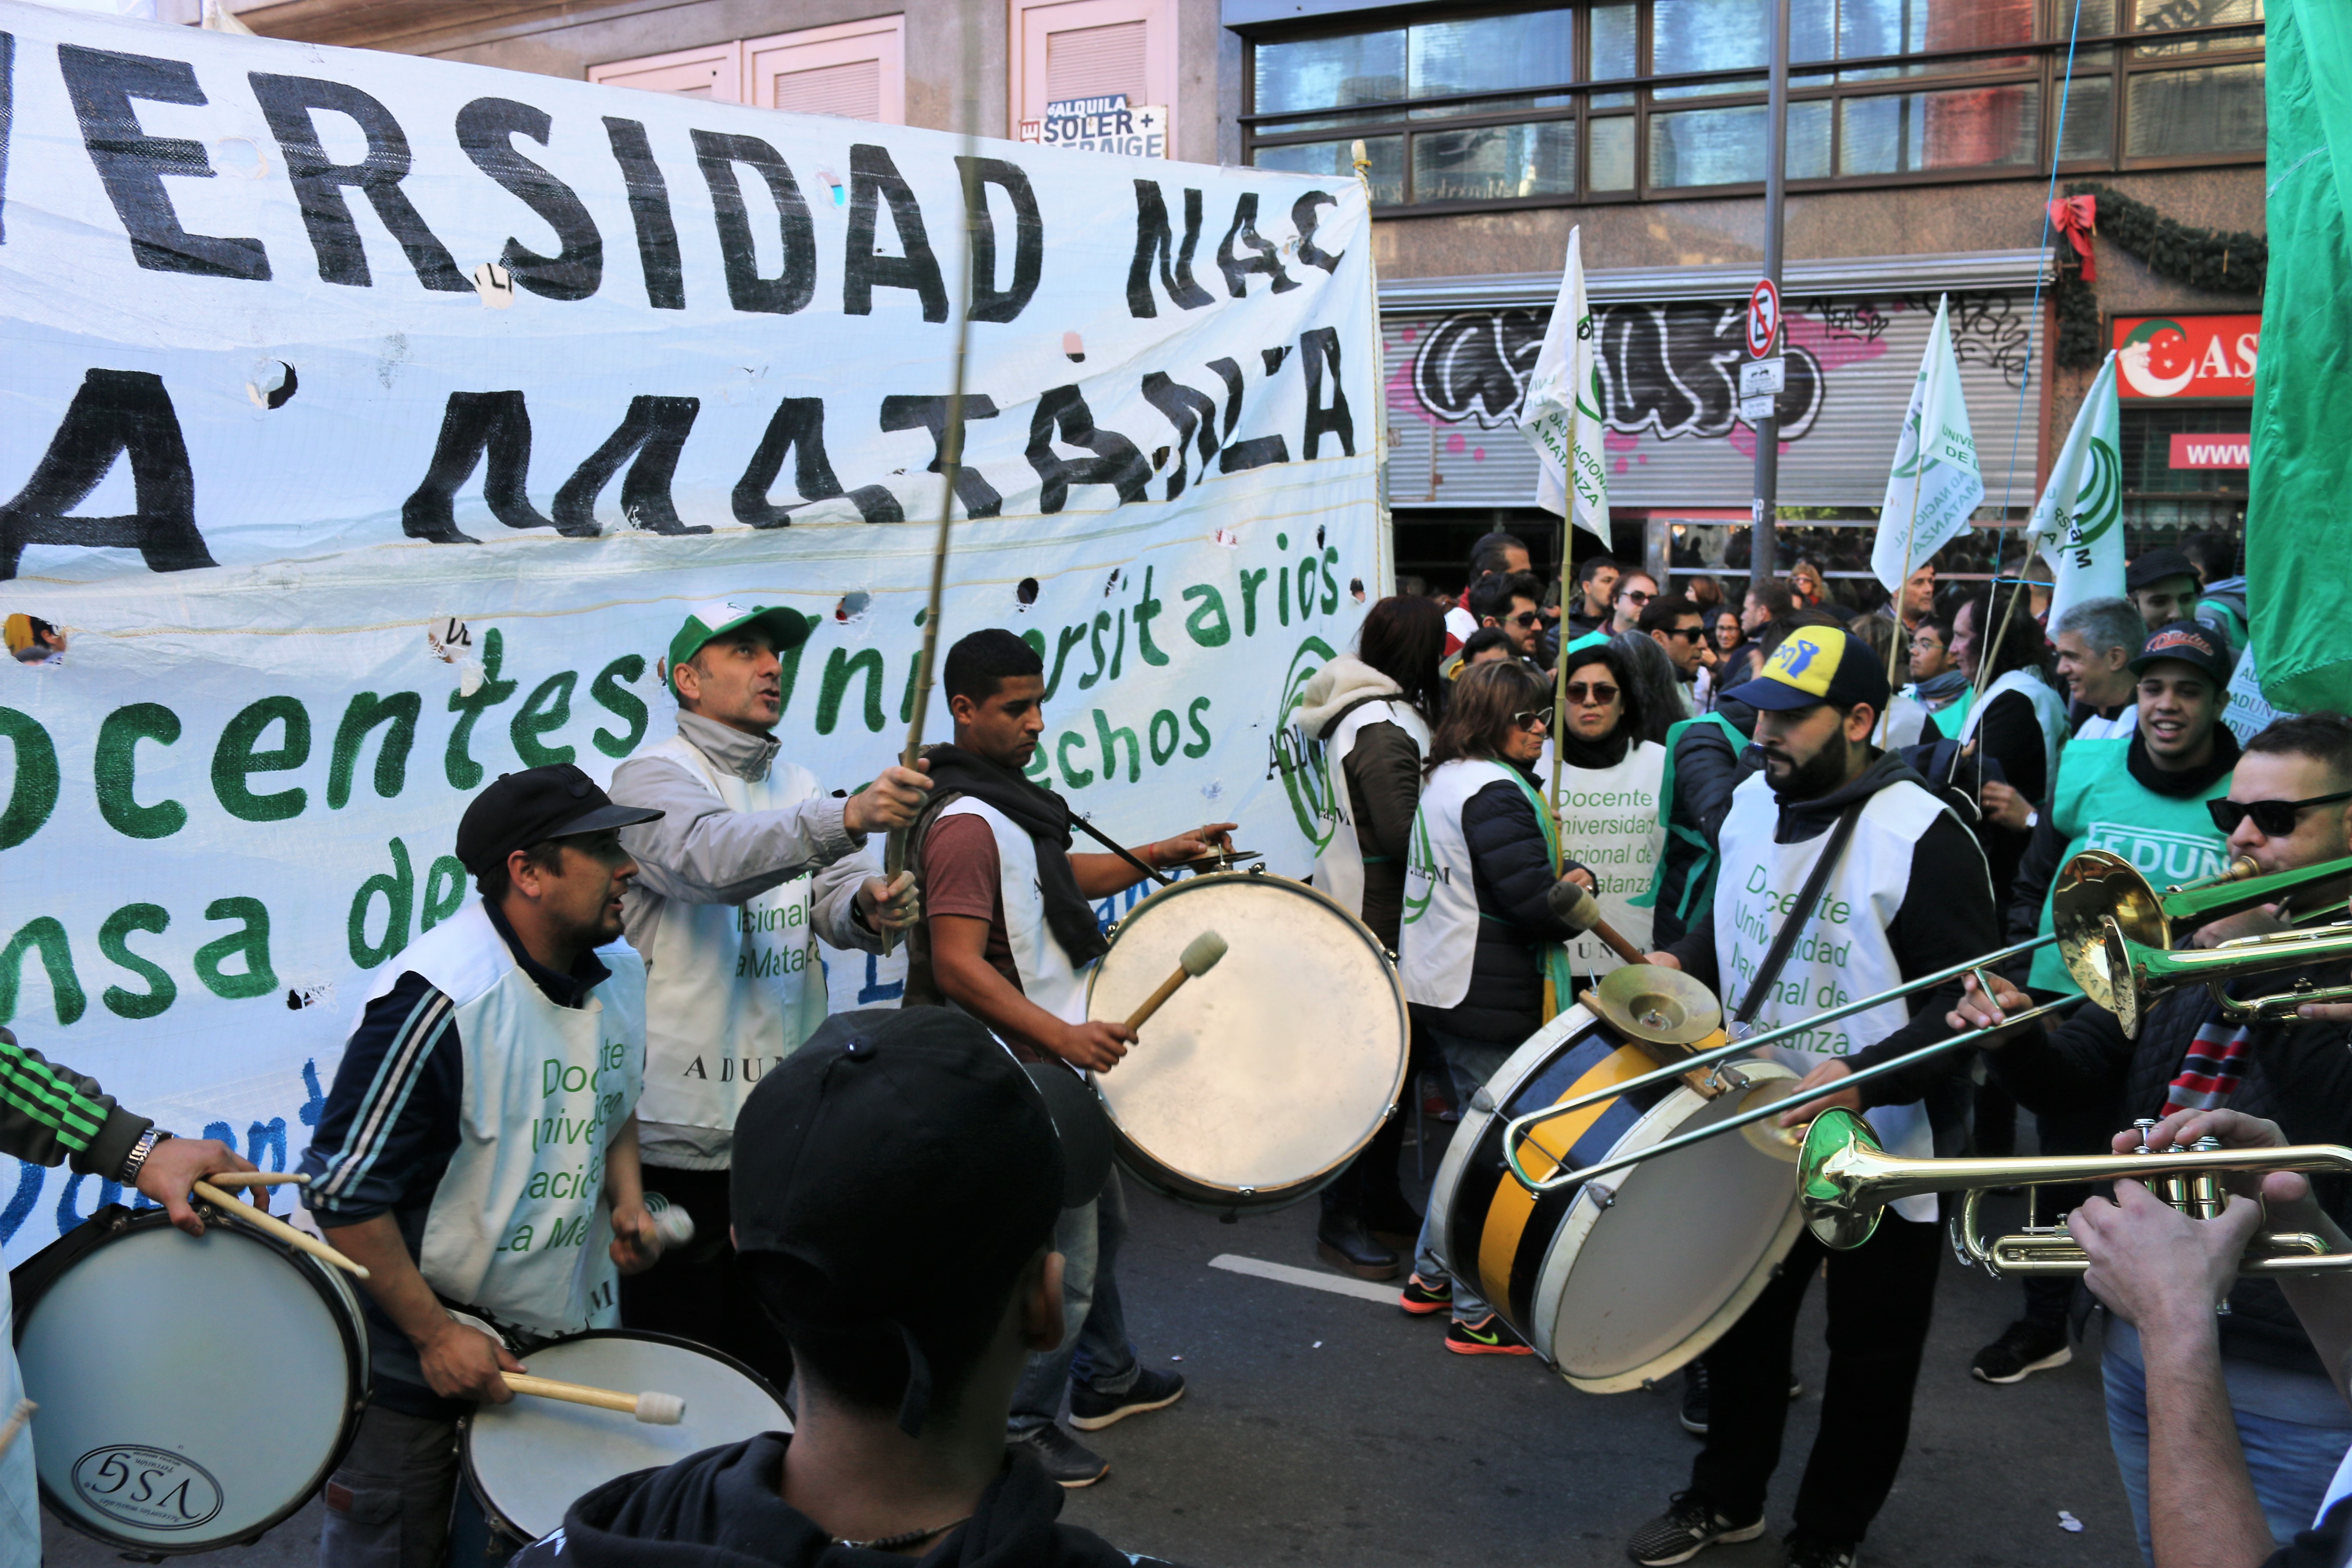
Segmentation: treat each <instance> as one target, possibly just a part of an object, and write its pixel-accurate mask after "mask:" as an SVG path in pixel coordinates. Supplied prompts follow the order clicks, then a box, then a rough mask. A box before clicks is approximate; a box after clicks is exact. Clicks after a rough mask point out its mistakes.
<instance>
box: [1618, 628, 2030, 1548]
mask: <svg viewBox="0 0 2352 1568" xmlns="http://www.w3.org/2000/svg"><path fill="white" fill-rule="evenodd" d="M1729 695H1730V696H1731V697H1732V698H1734V699H1736V700H1738V701H1741V702H1744V703H1746V704H1748V706H1749V707H1751V708H1753V709H1754V710H1756V750H1757V751H1759V752H1761V753H1762V754H1763V758H1764V771H1763V773H1760V774H1756V775H1751V776H1750V777H1748V779H1747V780H1746V781H1745V782H1743V783H1742V784H1740V785H1739V787H1738V789H1737V790H1735V791H1734V792H1733V795H1732V807H1731V812H1730V815H1729V816H1727V818H1726V819H1725V821H1724V824H1723V829H1722V836H1721V847H1722V857H1723V859H1722V868H1721V870H1720V871H1719V872H1718V874H1717V882H1716V896H1715V907H1714V911H1713V919H1712V921H1710V922H1709V923H1706V924H1703V925H1701V926H1699V927H1698V928H1697V929H1696V930H1694V931H1691V932H1690V934H1688V935H1687V936H1685V937H1684V938H1683V940H1682V941H1681V942H1677V943H1675V945H1674V946H1673V947H1672V948H1670V949H1668V950H1667V951H1665V952H1654V953H1652V954H1651V955H1650V962H1651V963H1661V964H1664V965H1666V966H1668V967H1670V968H1676V969H1681V970H1683V971H1685V973H1689V974H1692V975H1693V976H1695V977H1696V978H1697V979H1699V980H1702V981H1704V982H1705V983H1706V984H1707V985H1709V986H1711V987H1714V988H1716V989H1717V991H1718V992H1719V993H1720V994H1722V996H1723V999H1724V1002H1725V1004H1726V1005H1727V1007H1729V1008H1732V1009H1733V1010H1734V1011H1733V1017H1734V1019H1735V1020H1736V1021H1737V1022H1738V1023H1741V1024H1752V1025H1753V1026H1755V1027H1756V1028H1758V1029H1770V1028H1773V1027H1775V1026H1780V1025H1783V1024H1794V1023H1798V1022H1801V1021H1802V1020H1803V1019H1804V1018H1806V1017H1808V1016H1811V1015H1812V1014H1814V1013H1816V1012H1818V1011H1819V1010H1820V1008H1819V1005H1818V1003H1817V1000H1816V998H1818V997H1819V996H1821V995H1823V994H1838V993H1843V994H1846V995H1848V996H1854V997H1860V996H1867V995H1871V994H1874V993H1877V992H1882V991H1887V990H1892V989H1894V988H1895V986H1896V985H1898V984H1901V983H1903V982H1906V981H1909V980H1911V979H1913V978H1915V977H1916V976H1919V975H1923V974H1927V973H1931V972H1933V971H1936V970H1939V969H1945V968H1948V967H1951V966H1952V965H1955V964H1958V963H1963V962H1965V961H1966V960H1968V959H1969V958H1972V957H1975V956H1977V955H1978V954H1980V953H1982V952H1985V951H1986V950H1987V949H1989V948H1990V947H1991V946H1993V944H1994V932H1995V929H1996V927H1995V923H1994V919H1993V900H1992V886H1991V882H1990V878H1989V876H1988V874H1987V872H1986V869H1985V860H1984V854H1983V851H1981V850H1980V849H1979V848H1978V847H1977V843H1976V839H1975V838H1974V837H1972V836H1971V835H1970V834H1969V830H1968V828H1967V827H1966V826H1963V825H1962V824H1961V823H1960V821H1959V819H1958V817H1956V816H1953V815H1952V812H1951V811H1950V809H1949V808H1948V807H1947V806H1946V805H1943V804H1942V803H1941V802H1940V801H1939V800H1938V799H1937V797H1936V796H1935V795H1933V794H1931V793H1930V792H1929V790H1928V788H1927V784H1926V783H1925V781H1923V780H1922V779H1921V778H1920V777H1919V776H1918V774H1916V773H1914V772H1912V770H1911V769H1909V768H1908V767H1906V766H1905V765H1904V764H1903V763H1902V761H1901V759H1900V758H1899V757H1896V756H1893V755H1889V754H1887V753H1885V752H1880V751H1879V750H1878V749H1877V748H1876V747H1874V746H1873V745H1872V744H1871V739H1872V736H1873V734H1874V731H1875V730H1876V728H1877V724H1878V716H1879V713H1880V712H1881V711H1882V710H1884V709H1885V705H1886V702H1887V700H1888V697H1889V695H1890V694H1889V691H1888V689H1887V682H1886V672H1885V666H1884V665H1882V664H1880V663H1879V662H1878V661H1877V660H1876V659H1874V658H1872V657H1871V652H1870V648H1869V647H1868V645H1867V644H1865V643H1864V642H1863V641H1862V639H1861V638H1859V637H1855V636H1853V634H1852V633H1851V632H1848V631H1846V630H1844V629H1843V627H1834V626H1801V627H1799V628H1797V629H1796V630H1794V631H1792V632H1791V633H1790V635H1789V637H1788V638H1787V639H1786V640H1785V641H1783V642H1782V643H1781V644H1780V647H1779V648H1778V649H1777V650H1776V651H1775V652H1774V653H1773V655H1772V657H1771V658H1770V659H1769V661H1768V662H1767V664H1766V666H1765V668H1764V672H1763V674H1762V675H1760V676H1759V677H1758V678H1757V679H1754V680H1751V681H1749V682H1748V683H1747V684H1746V685H1744V686H1742V687H1740V688H1738V689H1737V690H1735V691H1733V692H1731V693H1730V694H1729ZM1822 866H1825V867H1826V868H1827V870H1826V872H1825V874H1823V875H1822V876H1820V877H1819V878H1816V877H1815V876H1814V875H1813V874H1814V872H1815V870H1816V868H1817V867H1822ZM1816 881H1818V889H1816V888H1815V887H1814V886H1813V884H1814V883H1815V882H1816ZM1792 922H1793V925H1792ZM1800 954H1801V955H1803V956H1799V955H1800ZM1959 994H1960V988H1959V985H1958V983H1957V982H1955V983H1953V984H1948V985H1945V986H1943V987H1940V988H1938V989H1937V990H1934V991H1931V992H1926V993H1921V994H1914V995H1911V996H1908V997H1900V998H1896V999H1895V1000H1893V1001H1890V1002H1887V1003H1885V1004H1882V1005H1879V1006H1877V1007H1874V1008H1872V1009H1870V1010H1868V1011H1866V1012H1863V1013H1859V1014H1856V1015H1853V1016H1851V1017H1848V1018H1844V1019H1842V1020H1839V1021H1837V1022H1835V1023H1833V1024H1829V1025H1824V1026H1821V1027H1818V1028H1814V1029H1811V1030H1809V1031H1806V1032H1805V1033H1802V1034H1801V1035H1798V1036H1796V1037H1792V1038H1791V1039H1790V1042H1789V1045H1788V1046H1787V1047H1780V1048H1776V1049H1775V1050H1774V1051H1773V1055H1775V1056H1776V1057H1778V1058H1780V1059H1781V1060H1783V1061H1784V1062H1786V1063H1787V1064H1788V1065H1790V1066H1791V1067H1794V1068H1800V1069H1810V1070H1808V1071H1807V1073H1806V1077H1805V1079H1804V1080H1803V1082H1802V1083H1801V1085H1800V1086H1799V1088H1798V1089H1797V1092H1796V1093H1794V1094H1792V1095H1791V1096H1790V1101H1789V1103H1790V1105H1791V1106H1792V1107H1795V1108H1797V1109H1794V1110H1790V1111H1789V1112H1786V1113H1784V1114H1783V1115H1782V1117H1781V1118H1780V1121H1781V1123H1782V1124H1783V1125H1795V1124H1796V1123H1798V1122H1801V1121H1807V1120H1810V1119H1811V1117H1813V1116H1815V1115H1817V1114H1818V1113H1819V1112H1820V1111H1822V1110H1825V1109H1827V1108H1828V1107H1830V1106H1833V1105H1836V1106H1844V1107H1847V1108H1849V1109H1865V1108H1866V1109H1867V1110H1869V1112H1870V1117H1871V1121H1872V1122H1873V1124H1874V1126H1875V1128H1876V1129H1877V1131H1878V1132H1879V1134H1880V1136H1881V1138H1882V1139H1883V1140H1884V1141H1885V1145H1886V1147H1887V1148H1888V1150H1890V1151H1892V1152H1899V1153H1903V1154H1907V1155H1912V1156H1927V1155H1932V1154H1933V1153H1934V1152H1935V1143H1936V1139H1935V1136H1934V1131H1933V1130H1932V1129H1931V1126H1930V1121H1929V1111H1928V1108H1927V1105H1925V1104H1923V1103H1922V1101H1923V1100H1927V1099H1930V1098H1932V1099H1933V1100H1936V1101H1937V1121H1938V1122H1942V1121H1945V1119H1946V1118H1945V1112H1946V1110H1948V1109H1949V1110H1957V1108H1958V1098H1959V1091H1960V1089H1962V1087H1963V1086H1964V1084H1965V1081H1966V1080H1965V1079H1964V1078H1963V1077H1962V1076H1961V1074H1962V1072H1963V1070H1964V1067H1965V1063H1964V1062H1963V1061H1959V1060H1955V1059H1951V1058H1942V1059H1937V1060H1932V1061H1929V1062H1927V1063H1924V1064H1922V1065H1921V1066H1920V1067H1918V1068H1916V1069H1914V1070H1912V1071H1910V1072H1907V1073H1901V1074H1895V1075H1891V1076H1890V1077H1888V1078H1883V1079H1876V1080H1874V1081H1873V1082H1872V1083H1871V1084H1869V1085H1867V1086H1866V1087H1865V1088H1864V1089H1861V1090H1855V1089H1839V1088H1838V1087H1837V1085H1838V1080H1839V1079H1843V1078H1845V1077H1846V1076H1847V1075H1848V1074H1849V1073H1851V1072H1853V1071H1854V1070H1856V1069H1859V1068H1866V1067H1870V1066H1873V1065H1874V1064H1876V1063H1878V1062H1881V1061H1885V1060H1887V1059H1889V1058H1894V1057H1896V1056H1900V1055H1902V1054H1904V1053H1906V1052H1907V1051H1910V1050H1914V1049H1916V1048H1917V1047H1921V1046H1925V1045H1928V1044H1930V1043H1932V1042H1934V1041H1937V1040H1939V1039H1944V1038H1948V1037H1949V1036H1950V1034H1951V1033H1952V1030H1951V1027H1950V1026H1949V1025H1948V1023H1947V1022H1946V1021H1945V1014H1946V1012H1947V1011H1948V1008H1949V1007H1950V1006H1951V1005H1952V1004H1953V1003H1954V1002H1956V1001H1957V1000H1958V996H1959ZM1936 1218H1937V1202H1936V1199H1935V1198H1934V1197H1933V1196H1927V1197H1922V1198H1906V1199H1904V1200H1903V1201H1901V1202H1900V1203H1897V1204H1895V1205H1890V1210H1889V1213H1888V1214H1887V1216H1886V1221H1885V1224H1883V1225H1882V1226H1879V1228H1878V1231H1877V1234H1876V1235H1875V1236H1874V1237H1872V1238H1871V1239H1870V1240H1869V1241H1868V1242H1867V1243H1865V1244H1864V1246H1862V1247H1857V1248H1855V1249H1853V1250H1852V1251H1848V1252H1832V1251H1830V1250H1828V1249H1827V1248H1826V1247H1823V1246H1822V1244H1821V1243H1820V1242H1819V1241H1817V1240H1815V1239H1814V1238H1813V1237H1812V1236H1811V1234H1810V1233H1801V1234H1800V1235H1799V1236H1798V1238H1797V1244H1796V1247H1794V1249H1793V1250H1792V1251H1791V1252H1790V1255H1789V1257H1788V1258H1787V1260H1786V1262H1785V1263H1784V1264H1783V1265H1782V1267H1781V1268H1780V1269H1779V1270H1778V1272H1777V1273H1776V1274H1775V1275H1774V1278H1773V1280H1772V1282H1771V1283H1770V1284H1769V1285H1768V1286H1767V1287H1766V1288H1765V1290H1764V1293H1763V1295H1762V1296H1760V1297H1759V1298H1758V1299H1757V1300H1756V1303H1755V1304H1754V1305H1753V1306H1751V1307H1750V1308H1748V1310H1747V1312H1746V1313H1745V1314H1744V1315H1743V1316H1742V1317H1741V1318H1740V1320H1739V1321H1738V1323H1736V1324H1734V1325H1733V1327H1732V1329H1731V1331H1730V1332H1729V1333H1727V1334H1726V1335H1725V1336H1724V1337H1723V1338H1722V1339H1721V1340H1718V1341H1717V1342H1716V1345H1715V1348H1714V1349H1713V1350H1712V1351H1710V1352H1708V1353H1707V1355H1706V1357H1705V1358H1703V1360H1702V1361H1701V1362H1700V1363H1698V1364H1699V1365H1701V1366H1702V1367H1703V1368H1704V1369H1705V1370H1704V1375H1703V1380H1702V1381H1701V1382H1700V1383H1699V1384H1698V1386H1699V1387H1700V1388H1701V1389H1703V1390H1704V1391H1705V1394H1704V1397H1703V1402H1702V1403H1701V1404H1700V1405H1699V1407H1698V1409H1697V1410H1696V1412H1694V1411H1693V1410H1692V1409H1691V1404H1692V1402H1691V1401H1690V1399H1689V1398H1688V1397H1687V1396H1686V1397H1685V1425H1686V1426H1691V1427H1692V1428H1693V1429H1694V1430H1696V1431H1699V1432H1701V1433H1703V1434H1704V1435H1705V1436H1706V1447H1705V1448H1704V1449H1703V1450H1701V1452H1700V1454H1699V1456H1698V1458H1697V1460H1696V1462H1695V1463H1694V1465H1693V1466H1692V1470H1691V1483H1690V1489H1688V1490H1687V1491H1683V1492H1677V1493H1676V1494H1675V1497H1674V1499H1673V1501H1672V1502H1671V1504H1670V1505H1669V1507H1668V1508H1667V1510H1666V1511H1665V1513H1664V1514H1663V1515H1662V1516H1661V1517H1659V1518H1658V1519H1656V1520H1654V1521H1651V1522H1650V1523H1649V1524H1647V1525H1644V1526H1643V1528H1642V1529H1641V1530H1640V1531H1637V1532H1635V1534H1634V1536H1633V1540H1632V1541H1631V1542H1628V1544H1627V1552H1628V1553H1629V1555H1631V1556H1632V1558H1633V1561H1634V1562H1636V1563H1643V1564H1644V1565H1646V1568H1658V1565H1661V1564H1666V1563H1681V1562H1684V1561H1685V1560H1687V1559H1688V1558H1690V1557H1692V1556H1695V1555H1696V1553H1698V1552H1701V1551H1703V1550H1705V1549H1706V1548H1707V1547H1709V1546H1713V1545H1716V1544H1717V1543H1718V1542H1735V1541H1751V1540H1753V1539H1755V1538H1756V1537H1757V1536H1759V1535H1761V1534H1762V1533H1764V1523H1765V1520H1764V1497H1765V1489H1766V1486H1767V1484H1768V1483H1769V1480H1770V1479H1771V1475H1772V1470H1773V1468H1774V1465H1775V1464H1776V1462H1777V1461H1778V1458H1779V1456H1780V1437H1781V1430H1782V1427H1783V1426H1785V1425H1786V1423H1787V1420H1788V1406H1789V1394H1790V1352H1791V1348H1792V1341H1793V1339H1794V1336H1795V1330H1796V1321H1797V1313H1798V1310H1799V1308H1800V1307H1801V1305H1802V1303H1803V1300H1804V1295H1805V1290H1806V1288H1807V1286H1808V1285H1810V1284H1811V1281H1812V1279H1813V1277H1814V1276H1815V1275H1816V1274H1820V1273H1822V1272H1823V1268H1822V1266H1823V1264H1824V1263H1826V1264H1827V1274H1828V1277H1829V1286H1828V1289H1829V1314H1830V1319H1829V1342H1830V1372H1829V1380H1828V1384H1827V1387H1826V1392H1825V1394H1824V1396H1823V1400H1822V1420H1821V1431H1820V1436H1818V1437H1817V1438H1816V1439H1815V1440H1814V1443H1813V1448H1812V1454H1811V1458H1810V1459H1809V1461H1808V1462H1807V1464H1806V1467H1805V1476H1804V1480H1803V1482H1802V1484H1801V1487H1800V1488H1799V1489H1798V1492H1797V1501H1796V1509H1795V1517H1794V1521H1793V1522H1794V1528H1793V1529H1792V1530H1791V1531H1790V1532H1789V1535H1788V1538H1787V1540H1786V1542H1785V1543H1784V1544H1785V1550H1786V1553H1787V1558H1786V1560H1787V1561H1788V1562H1789V1563H1791V1564H1794V1565H1797V1568H1848V1565H1850V1564H1852V1563H1853V1561H1854V1559H1855V1555H1856V1553H1857V1552H1858V1550H1859V1547H1860V1543H1861V1541H1862V1537H1863V1533H1864V1531H1865V1530H1867V1529H1868V1528H1869V1525H1870V1521H1871V1520H1872V1519H1873V1518H1874V1517H1875V1516H1876V1514H1877V1512H1878V1510H1879V1508H1880V1507H1881V1505H1883V1504H1884V1503H1885V1500H1886V1496H1887V1492H1888V1491H1889V1489H1892V1487H1893V1486H1894V1484H1895V1471H1896V1469H1897V1468H1898V1467H1899V1466H1900V1465H1901V1463H1902V1459H1903V1449H1904V1446H1905V1443H1906V1440H1907V1438H1908V1436H1909V1432H1910V1423H1911V1397H1912V1390H1913V1385H1914V1384H1916V1381H1917V1378H1918V1372H1919V1357H1920V1352H1921V1350H1922V1348H1923V1347H1924V1345H1925V1344H1926V1342H1927V1320H1928V1312H1929V1309H1930V1307H1931V1306H1932V1304H1933V1302H1934V1299H1935V1289H1936V1273H1937V1267H1938V1264H1939V1262H1940V1260H1941V1253H1942V1250H1943V1238H1942V1237H1941V1236H1940V1235H1939V1234H1938V1231H1937V1226H1936ZM1694 1415H1696V1419H1693V1416H1694Z"/></svg>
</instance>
